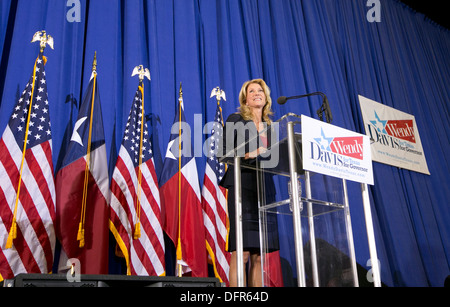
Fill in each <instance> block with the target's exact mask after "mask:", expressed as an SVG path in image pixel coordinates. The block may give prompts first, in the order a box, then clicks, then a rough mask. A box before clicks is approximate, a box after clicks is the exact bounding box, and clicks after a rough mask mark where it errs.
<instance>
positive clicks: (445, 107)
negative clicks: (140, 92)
mask: <svg viewBox="0 0 450 307" xmlns="http://www.w3.org/2000/svg"><path fill="white" fill-rule="evenodd" d="M74 2H77V1H74ZM380 3H381V22H374V23H371V22H369V21H368V20H367V18H366V14H367V12H368V10H369V9H370V7H368V6H367V1H366V0H351V1H349V0H240V1H238V0H217V1H211V0H127V1H124V0H80V1H79V7H80V14H81V15H80V19H81V21H80V22H72V23H71V22H69V21H68V20H67V12H68V11H69V10H70V9H71V7H72V6H73V5H69V6H68V3H67V1H62V0H32V1H29V0H11V1H7V0H4V1H1V2H0V57H1V61H0V65H1V66H0V97H1V105H0V130H1V131H3V129H4V127H5V126H6V124H7V122H8V120H9V117H10V115H11V112H12V107H13V104H14V102H15V100H16V99H17V98H18V95H19V92H20V91H21V90H22V89H23V88H24V86H25V84H26V82H27V80H28V78H29V75H30V72H31V69H32V65H33V61H34V60H35V58H36V57H37V54H38V48H39V47H38V44H30V41H31V38H32V36H33V34H34V33H35V32H36V31H38V30H43V29H45V30H46V31H47V33H49V34H50V35H52V36H53V37H54V39H55V50H51V49H49V48H47V49H46V51H45V54H46V56H47V57H48V63H47V65H46V73H47V82H48V93H49V101H50V112H51V114H50V115H51V121H52V135H53V152H54V163H55V166H56V168H57V167H58V165H59V164H58V161H59V157H60V156H63V153H64V150H65V148H66V146H67V143H68V138H70V134H71V132H72V130H73V122H74V120H75V119H76V115H77V112H78V105H79V103H80V100H81V97H82V95H83V94H84V90H85V89H86V87H87V84H88V81H89V76H90V73H91V67H92V60H93V57H94V52H95V51H96V52H97V58H98V73H99V75H98V83H99V90H100V95H101V100H102V106H103V120H104V123H105V135H106V145H107V148H108V149H109V152H108V155H109V156H110V160H111V161H109V163H110V165H114V162H115V157H116V155H117V150H118V148H119V145H118V144H120V143H121V140H122V133H123V129H124V125H125V123H126V118H127V116H128V112H129V109H130V106H131V103H132V99H133V95H134V93H135V91H136V88H137V84H138V80H137V79H136V78H131V72H132V70H133V68H134V67H135V66H137V65H139V64H143V65H144V66H146V67H149V68H150V71H151V77H152V81H151V82H150V83H149V82H147V81H146V82H145V106H146V113H147V120H148V123H149V127H151V133H152V141H153V147H154V151H155V162H156V166H157V172H158V173H159V172H160V170H161V166H162V159H163V157H164V151H165V149H166V146H167V143H168V141H169V137H170V133H169V132H170V128H171V125H172V122H173V116H174V114H175V107H176V101H177V97H178V90H179V86H180V82H181V83H182V86H183V94H184V102H185V114H186V119H187V121H188V122H189V123H190V124H191V126H192V127H194V126H195V127H196V130H195V132H196V136H195V137H196V140H197V141H199V142H202V141H203V140H204V139H205V136H204V135H202V132H201V128H202V127H203V125H204V124H205V123H206V122H208V121H212V120H213V118H214V112H215V108H216V105H215V101H214V99H210V98H209V94H210V92H211V90H212V88H214V87H216V86H219V85H220V86H221V88H223V89H224V90H225V91H226V93H227V102H224V103H223V112H224V116H225V117H226V116H228V115H229V114H231V113H232V112H235V111H236V108H237V106H238V94H239V90H240V87H241V85H242V84H243V82H245V81H247V80H249V79H253V78H264V79H265V80H266V81H267V83H268V85H269V86H270V88H271V89H272V98H273V99H274V101H275V100H276V98H277V97H278V96H281V95H285V96H289V95H296V94H303V93H308V92H314V91H322V92H325V93H326V94H327V95H328V98H329V100H330V105H331V109H332V112H333V116H334V121H333V124H335V125H337V126H340V127H343V128H346V129H350V130H354V131H357V132H361V133H364V127H363V123H362V117H361V113H360V109H359V102H358V95H363V96H366V97H368V98H371V99H374V100H376V101H379V102H382V103H383V104H385V105H388V106H391V107H394V108H396V109H398V110H401V111H404V112H407V113H410V114H413V115H414V116H415V117H416V120H417V125H418V128H419V132H420V136H421V140H422V143H423V147H424V151H425V155H426V158H427V162H428V167H429V169H430V173H431V176H427V175H423V174H419V173H415V172H411V171H407V170H402V169H398V168H395V167H391V166H387V165H383V164H379V163H374V176H375V186H373V187H371V202H372V210H373V215H374V223H375V231H376V240H377V247H378V252H379V258H380V261H381V269H382V272H381V273H382V280H383V282H384V283H386V284H387V285H389V286H442V285H443V282H444V279H445V277H446V276H447V275H450V269H449V265H450V240H449V238H450V210H449V206H448V199H449V198H450V190H449V184H448V174H449V159H448V156H449V155H448V153H449V152H450V146H449V101H450V89H449V86H448V84H450V59H449V54H450V32H449V30H448V29H445V28H442V27H440V26H438V25H436V24H434V23H433V22H432V21H430V20H428V19H427V18H425V17H424V16H423V15H422V14H419V13H416V12H414V11H413V10H411V9H410V8H408V7H406V6H405V5H403V4H402V3H400V2H399V1H397V0H389V1H388V0H386V1H381V2H380ZM76 5H78V4H76ZM319 106H320V101H319V100H318V98H314V97H313V98H310V99H306V100H305V101H296V102H289V103H287V104H285V105H283V106H279V105H274V110H275V113H276V116H275V117H276V118H277V117H280V116H281V115H283V114H285V113H287V112H294V113H297V114H305V115H308V116H311V117H315V110H317V109H318V108H319ZM200 119H201V121H202V122H201V123H200V122H199V120H200ZM193 132H194V129H193ZM193 140H194V136H193ZM204 165H205V158H204V157H198V158H197V166H198V171H199V178H200V181H202V179H203V172H204ZM349 189H350V194H351V195H352V196H351V200H350V201H351V213H352V224H353V231H354V235H355V245H356V256H357V260H358V262H359V263H360V264H361V265H362V266H366V262H367V260H368V259H369V254H368V247H367V238H366V233H365V224H364V216H363V211H362V206H361V205H360V203H361V199H360V196H359V195H360V190H359V185H358V184H354V183H349Z"/></svg>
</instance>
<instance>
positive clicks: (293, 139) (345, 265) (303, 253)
mask: <svg viewBox="0 0 450 307" xmlns="http://www.w3.org/2000/svg"><path fill="white" fill-rule="evenodd" d="M268 129H272V142H271V145H269V150H268V151H267V153H265V154H263V155H261V156H260V157H259V158H258V159H257V160H256V161H254V160H253V161H252V162H251V163H248V161H245V160H244V159H241V157H242V148H243V147H244V146H247V147H248V143H250V142H252V141H254V139H250V140H249V142H247V143H245V144H240V145H239V146H237V147H236V148H234V149H233V150H231V151H229V152H227V153H226V154H225V156H224V157H222V158H221V161H223V162H227V163H229V164H233V165H234V166H235V167H234V169H235V172H234V179H235V187H236V193H235V194H236V195H235V203H236V216H234V217H233V216H230V217H229V218H230V219H231V218H235V219H236V252H237V277H238V286H244V281H243V270H244V266H243V260H242V259H243V258H242V256H243V250H242V221H241V199H242V198H241V193H242V191H241V181H240V169H241V168H252V169H254V170H255V171H256V172H257V185H258V201H259V204H258V205H259V217H260V223H259V224H260V226H259V227H260V243H261V256H262V257H261V258H262V276H263V281H262V282H263V286H273V285H275V284H276V285H280V284H279V283H276V281H280V280H282V284H283V285H284V286H299V287H307V286H314V287H326V286H338V287H339V286H341V287H343V286H350V287H353V286H358V285H359V283H358V275H357V266H356V258H355V250H354V243H353V232H352V226H351V219H350V210H349V202H348V195H347V183H346V181H345V180H343V179H338V178H334V177H330V176H326V175H322V174H316V173H311V172H309V171H305V170H303V167H302V143H301V142H302V137H301V123H300V116H298V115H295V114H292V113H289V114H286V115H285V116H283V117H282V118H280V119H279V120H278V121H276V122H274V123H273V125H271V127H269V128H268ZM239 151H240V153H241V154H238V152H239ZM268 174H269V175H270V176H271V177H272V178H274V179H275V180H274V181H272V180H267V179H266V178H268V176H267V175H268ZM273 182H275V185H276V186H275V189H276V193H277V197H276V201H272V200H267V199H266V190H267V189H268V188H271V189H273V187H269V186H268V185H269V184H270V185H271V184H273ZM362 192H363V197H364V193H365V191H364V188H363V189H362ZM274 219H275V220H276V221H277V224H278V225H277V228H276V229H274V227H273V225H272V224H273V222H270V223H269V222H268V221H273V220H274ZM370 219H371V218H370ZM366 222H367V217H366ZM274 231H278V237H279V245H280V249H279V251H277V252H270V251H269V248H268V237H269V235H273V234H272V233H273V232H274ZM369 241H370V240H369ZM370 244H371V243H370V242H369V245H370ZM373 245H374V243H373Z"/></svg>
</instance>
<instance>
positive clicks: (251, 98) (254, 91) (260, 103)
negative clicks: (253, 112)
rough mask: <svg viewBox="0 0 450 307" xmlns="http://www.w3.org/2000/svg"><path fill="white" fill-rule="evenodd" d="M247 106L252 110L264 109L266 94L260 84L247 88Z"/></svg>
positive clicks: (253, 84)
mask: <svg viewBox="0 0 450 307" xmlns="http://www.w3.org/2000/svg"><path fill="white" fill-rule="evenodd" d="M246 105H247V106H248V107H250V108H260V109H262V108H264V106H265V105H266V94H265V93H264V90H263V88H262V87H261V85H259V84H258V83H252V84H250V85H249V86H248V87H247V99H246Z"/></svg>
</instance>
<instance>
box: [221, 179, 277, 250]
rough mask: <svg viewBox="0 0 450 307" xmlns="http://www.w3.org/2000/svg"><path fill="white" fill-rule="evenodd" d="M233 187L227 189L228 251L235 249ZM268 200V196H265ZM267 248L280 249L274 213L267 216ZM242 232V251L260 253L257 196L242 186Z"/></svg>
mask: <svg viewBox="0 0 450 307" xmlns="http://www.w3.org/2000/svg"><path fill="white" fill-rule="evenodd" d="M234 195H235V189H234V186H233V187H230V188H229V189H228V216H229V219H230V234H229V238H228V251H229V252H234V251H236V218H235V212H236V210H235V202H234ZM267 197H268V198H269V199H267V200H269V201H270V198H271V197H270V196H267ZM267 227H268V231H267V233H268V238H267V241H268V250H269V252H274V251H277V250H279V249H280V244H279V239H278V223H277V216H276V215H275V214H269V215H268V216H267ZM242 232H243V246H244V251H247V252H250V253H252V254H260V239H259V214H258V196H257V193H255V191H252V190H247V189H245V188H244V187H243V188H242Z"/></svg>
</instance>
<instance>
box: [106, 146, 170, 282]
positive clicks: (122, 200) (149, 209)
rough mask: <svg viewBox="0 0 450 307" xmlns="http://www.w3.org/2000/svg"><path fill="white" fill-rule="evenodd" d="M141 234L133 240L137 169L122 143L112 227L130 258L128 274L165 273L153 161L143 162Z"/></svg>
mask: <svg viewBox="0 0 450 307" xmlns="http://www.w3.org/2000/svg"><path fill="white" fill-rule="evenodd" d="M141 172H142V184H141V200H140V201H141V216H140V222H141V237H140V238H139V239H137V240H134V239H133V234H134V230H135V222H136V215H137V212H136V206H135V204H136V199H137V197H138V168H134V166H133V161H132V160H131V158H130V155H129V154H128V152H127V150H126V149H125V148H124V147H123V146H122V147H121V149H120V152H119V157H118V159H117V163H116V168H115V170H114V173H113V178H112V182H111V191H112V193H111V214H110V220H111V221H110V228H111V231H112V232H113V234H114V235H115V237H116V240H117V242H118V243H119V246H120V248H121V250H122V252H123V253H124V256H125V258H126V261H127V267H128V274H131V275H143V276H145V275H157V276H161V275H164V274H165V261H164V250H165V248H164V236H163V231H162V227H161V203H160V196H159V189H158V180H157V177H156V172H155V167H154V164H153V160H152V159H150V160H148V161H147V162H145V163H143V164H142V165H141Z"/></svg>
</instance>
